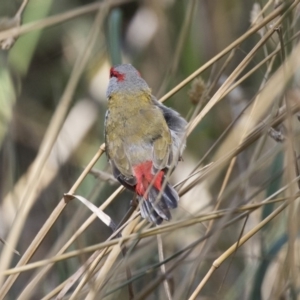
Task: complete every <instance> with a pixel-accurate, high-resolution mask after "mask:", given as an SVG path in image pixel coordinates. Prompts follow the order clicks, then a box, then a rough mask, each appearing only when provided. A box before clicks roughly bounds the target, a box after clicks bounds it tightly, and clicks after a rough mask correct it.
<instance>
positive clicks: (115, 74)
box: [109, 68, 125, 81]
mask: <svg viewBox="0 0 300 300" xmlns="http://www.w3.org/2000/svg"><path fill="white" fill-rule="evenodd" d="M109 77H110V78H112V77H116V78H117V80H118V81H123V80H124V79H125V74H123V73H120V72H118V71H116V69H115V68H110V72H109Z"/></svg>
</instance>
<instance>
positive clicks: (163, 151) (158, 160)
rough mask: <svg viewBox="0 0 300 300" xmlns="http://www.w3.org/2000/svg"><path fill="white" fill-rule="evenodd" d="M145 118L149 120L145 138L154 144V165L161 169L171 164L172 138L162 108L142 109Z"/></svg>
mask: <svg viewBox="0 0 300 300" xmlns="http://www.w3.org/2000/svg"><path fill="white" fill-rule="evenodd" d="M140 113H141V114H142V116H143V118H145V120H146V121H148V122H149V126H148V129H147V133H146V135H145V138H146V139H148V141H149V142H150V143H151V144H152V149H153V153H152V159H153V167H154V168H155V169H158V170H161V169H164V168H166V167H168V166H169V162H170V161H171V157H172V150H171V149H172V138H171V133H170V130H169V128H168V125H167V123H166V121H165V119H164V116H163V114H162V112H161V110H160V109H159V108H158V107H156V106H152V105H151V107H149V108H148V109H141V110H140Z"/></svg>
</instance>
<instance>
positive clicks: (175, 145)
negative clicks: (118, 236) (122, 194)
mask: <svg viewBox="0 0 300 300" xmlns="http://www.w3.org/2000/svg"><path fill="white" fill-rule="evenodd" d="M106 97H107V100H108V105H107V106H108V108H107V111H106V115H105V147H106V154H107V157H108V160H109V162H110V164H111V168H112V173H113V175H114V177H115V178H116V179H117V180H118V181H119V182H120V183H121V184H122V185H123V186H124V187H125V188H127V189H129V190H131V191H134V192H135V193H136V195H137V198H138V200H139V202H140V211H141V216H142V217H143V218H145V219H147V220H148V221H149V222H151V223H154V224H157V225H159V224H161V223H162V222H163V220H166V221H169V220H171V213H170V209H174V208H176V207H177V206H178V201H179V196H178V193H177V192H176V190H175V189H174V188H173V187H172V185H171V184H170V183H169V182H168V181H167V178H168V177H169V173H168V170H170V169H171V170H170V171H172V170H173V169H174V168H175V167H176V165H177V163H178V161H179V160H182V152H183V150H184V148H185V144H186V126H187V122H186V120H185V119H184V118H183V117H181V116H180V114H179V113H178V112H176V111H175V110H173V109H171V108H169V107H167V106H165V105H163V104H161V103H160V102H159V101H158V100H157V99H156V98H155V97H154V96H153V95H152V92H151V89H150V88H149V86H148V84H147V83H146V81H145V80H144V79H143V78H142V77H141V74H140V73H139V71H137V70H136V69H135V68H134V67H133V66H132V65H131V64H121V65H116V66H113V67H111V69H110V79H109V84H108V88H107V92H106Z"/></svg>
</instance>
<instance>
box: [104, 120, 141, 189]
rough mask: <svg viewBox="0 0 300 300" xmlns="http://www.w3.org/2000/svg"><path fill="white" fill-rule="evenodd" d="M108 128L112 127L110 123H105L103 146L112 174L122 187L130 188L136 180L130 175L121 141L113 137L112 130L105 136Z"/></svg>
mask: <svg viewBox="0 0 300 300" xmlns="http://www.w3.org/2000/svg"><path fill="white" fill-rule="evenodd" d="M106 118H107V116H106ZM110 126H113V125H112V124H111V123H110V122H106V126H105V144H106V153H107V156H108V158H109V160H110V162H111V166H112V171H113V174H114V176H115V177H116V178H117V179H118V180H119V181H120V182H121V183H122V184H123V185H125V186H126V187H128V188H132V186H134V185H135V184H136V178H135V177H134V176H133V174H132V167H131V164H130V162H129V160H128V158H127V156H126V152H125V151H124V144H123V141H122V140H121V139H120V138H118V137H117V136H115V135H114V133H113V130H111V131H110V132H111V134H110V135H108V134H107V131H109V130H110V128H109V127H110Z"/></svg>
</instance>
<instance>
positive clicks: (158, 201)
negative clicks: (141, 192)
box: [138, 182, 179, 224]
mask: <svg viewBox="0 0 300 300" xmlns="http://www.w3.org/2000/svg"><path fill="white" fill-rule="evenodd" d="M138 197H139V200H140V201H141V215H142V217H143V218H145V219H148V220H149V221H150V222H152V223H155V224H160V223H161V222H162V221H163V220H166V221H169V220H170V219H171V213H170V209H172V208H176V207H177V204H178V200H179V197H178V194H177V192H176V191H175V189H174V188H173V187H172V186H171V185H170V184H169V183H168V182H164V183H163V184H162V187H161V190H158V189H157V187H155V186H151V187H150V188H149V191H148V193H147V195H146V196H145V197H142V196H138Z"/></svg>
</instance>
